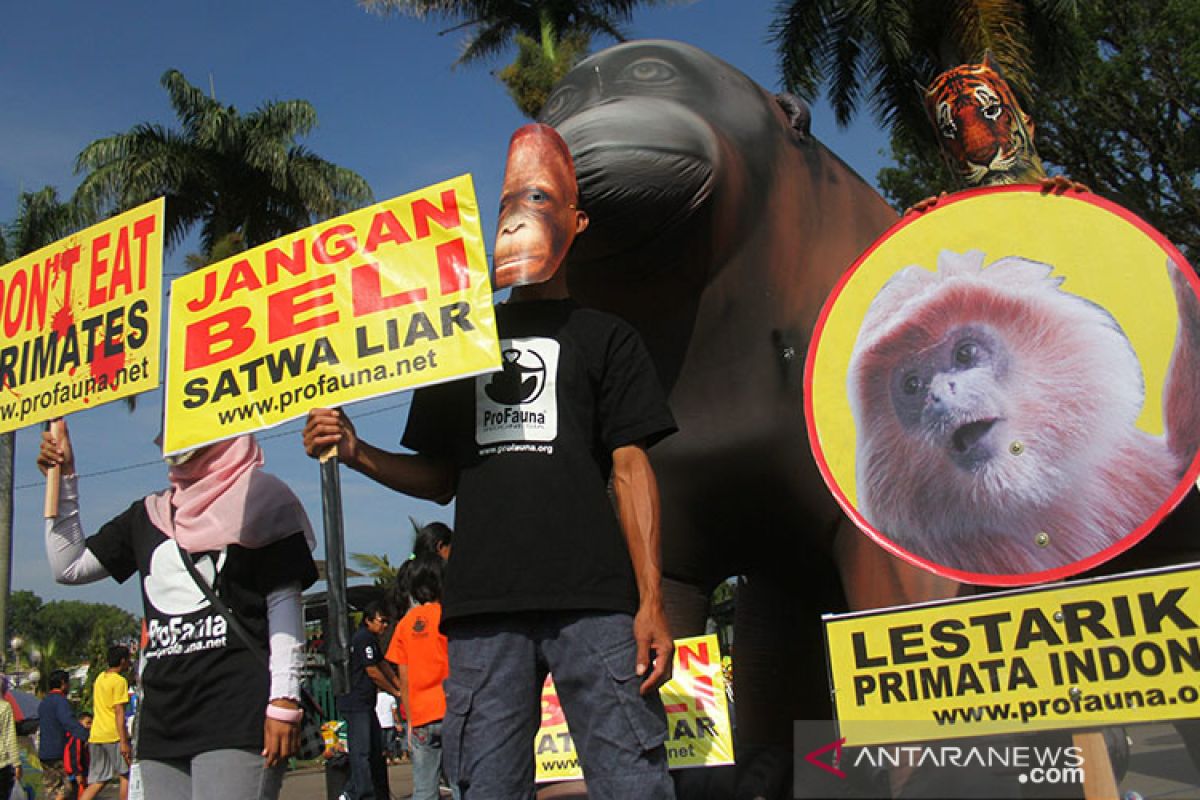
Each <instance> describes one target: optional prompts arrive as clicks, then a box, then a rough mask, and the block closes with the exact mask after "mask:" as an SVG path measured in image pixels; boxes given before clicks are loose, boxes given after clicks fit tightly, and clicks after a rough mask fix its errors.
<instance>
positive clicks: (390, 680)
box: [367, 659, 400, 697]
mask: <svg viewBox="0 0 1200 800" xmlns="http://www.w3.org/2000/svg"><path fill="white" fill-rule="evenodd" d="M367 676H368V677H370V679H371V680H372V681H373V682H374V683H375V685H376V686H377V687H379V690H380V691H383V692H387V693H388V694H390V695H394V696H396V697H399V696H400V684H399V683H398V682H397V680H396V674H395V673H394V672H392V668H391V666H390V665H389V664H388V663H387V662H386V661H383V660H382V659H381V660H380V661H378V662H376V663H374V664H368V665H367Z"/></svg>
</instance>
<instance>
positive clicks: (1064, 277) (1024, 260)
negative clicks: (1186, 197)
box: [805, 186, 1200, 585]
mask: <svg viewBox="0 0 1200 800" xmlns="http://www.w3.org/2000/svg"><path fill="white" fill-rule="evenodd" d="M1197 285H1198V282H1197V279H1196V276H1195V274H1194V273H1193V271H1192V269H1191V267H1190V266H1188V264H1187V263H1186V262H1185V261H1184V259H1183V258H1182V256H1181V255H1180V254H1179V252H1178V251H1177V250H1176V249H1175V248H1174V247H1172V246H1171V245H1170V244H1169V243H1168V242H1167V241H1166V240H1165V239H1164V238H1163V237H1162V236H1161V235H1160V234H1159V233H1158V232H1156V231H1154V230H1153V229H1152V228H1150V226H1149V225H1147V224H1146V223H1145V222H1143V221H1142V220H1140V219H1138V218H1137V217H1135V216H1134V215H1133V214H1131V213H1130V212H1128V211H1126V210H1125V209H1123V208H1121V207H1119V206H1116V205H1114V204H1112V203H1109V202H1107V201H1105V200H1102V199H1101V198H1099V197H1096V196H1094V195H1090V194H1070V195H1064V196H1046V195H1042V194H1039V192H1038V189H1037V187H1030V186H1008V187H1003V188H994V189H983V190H976V191H970V192H964V193H962V194H960V195H956V196H954V197H951V198H950V199H949V200H948V201H943V203H941V204H939V205H938V206H937V207H936V208H935V209H934V210H933V211H931V212H929V213H927V214H924V215H920V216H916V217H909V218H905V219H903V220H901V221H900V222H899V223H898V224H897V225H896V226H894V227H893V228H892V229H891V230H890V231H888V233H886V234H885V235H884V236H883V237H882V238H881V239H880V240H879V241H878V242H876V243H875V245H873V246H872V247H871V248H870V249H869V250H868V252H867V253H866V254H864V255H863V256H862V257H861V258H860V259H859V261H858V262H857V263H856V264H855V265H854V266H853V267H852V268H851V269H850V271H849V272H848V273H847V274H846V275H845V276H844V277H843V279H842V281H841V283H840V284H839V285H838V287H837V289H836V290H835V291H834V292H833V294H832V295H831V297H830V299H829V301H828V302H827V304H826V307H825V309H824V311H823V312H822V316H821V319H820V321H819V323H818V326H817V330H816V333H815V336H814V342H813V346H812V347H811V348H810V351H809V358H808V363H807V367H806V386H805V391H806V412H807V417H808V430H809V439H810V441H811V443H812V446H813V450H814V452H815V453H816V455H817V460H818V463H819V465H820V468H821V471H822V474H823V476H824V478H825V480H826V482H827V483H828V485H829V487H830V488H831V490H832V491H833V493H834V495H835V496H836V497H837V499H838V501H839V502H840V503H841V505H842V506H843V508H844V509H845V510H846V512H847V513H848V514H849V515H850V516H851V518H852V519H853V520H854V521H855V523H856V524H857V525H858V526H859V527H860V528H862V530H863V531H865V532H866V533H867V535H869V536H870V537H871V538H873V539H874V540H875V541H877V542H878V543H879V544H881V545H882V546H884V547H885V548H887V549H888V550H890V551H891V552H893V553H895V554H896V555H898V556H900V557H902V558H904V559H906V560H908V561H909V562H911V563H914V564H917V565H919V566H922V567H924V568H926V569H929V570H931V571H933V572H936V573H938V574H940V575H944V576H947V577H951V578H954V579H957V580H960V581H966V582H971V583H981V584H991V585H1019V584H1026V583H1035V582H1041V581H1047V580H1053V579H1057V578H1062V577H1065V576H1067V575H1071V574H1074V573H1077V572H1080V571H1082V570H1084V569H1087V568H1089V567H1093V566H1096V565H1097V564H1100V563H1102V562H1104V561H1106V560H1108V559H1109V558H1112V557H1113V556H1115V555H1117V554H1118V553H1120V552H1121V551H1123V550H1125V549H1126V548H1128V547H1130V546H1131V545H1133V544H1134V543H1135V542H1137V541H1138V540H1140V539H1141V538H1143V537H1144V536H1146V534H1148V533H1149V532H1150V531H1151V530H1153V528H1154V527H1155V525H1156V524H1157V523H1158V522H1159V521H1160V520H1161V519H1162V517H1163V516H1164V515H1165V514H1166V513H1167V512H1168V511H1170V510H1171V509H1172V508H1173V507H1174V506H1175V505H1176V504H1177V503H1178V502H1179V501H1180V500H1181V499H1182V497H1183V496H1184V494H1185V493H1186V492H1187V491H1188V490H1189V489H1190V487H1191V485H1192V484H1193V483H1194V482H1195V480H1196V476H1197V473H1198V472H1200V462H1198V461H1197V458H1196V455H1197V450H1198V449H1200V301H1198V299H1197V293H1196V287H1197Z"/></svg>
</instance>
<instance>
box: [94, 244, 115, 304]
mask: <svg viewBox="0 0 1200 800" xmlns="http://www.w3.org/2000/svg"><path fill="white" fill-rule="evenodd" d="M111 238H112V237H110V236H109V235H108V234H107V233H102V234H100V235H99V236H97V237H96V238H95V239H93V240H92V271H91V283H90V285H89V288H88V308H95V307H96V306H98V305H100V304H102V303H103V302H104V301H105V300H106V299H107V296H108V294H107V292H105V291H104V289H102V288H101V287H100V276H101V275H103V274H104V273H105V272H107V271H108V261H107V260H106V259H104V258H103V255H104V251H105V250H107V249H108V243H109V242H110V241H111Z"/></svg>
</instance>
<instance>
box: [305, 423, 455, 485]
mask: <svg viewBox="0 0 1200 800" xmlns="http://www.w3.org/2000/svg"><path fill="white" fill-rule="evenodd" d="M334 445H337V455H338V459H339V460H340V461H341V462H342V463H343V464H345V465H346V466H348V467H350V468H351V469H353V470H356V471H357V472H361V473H362V474H363V475H366V476H367V477H368V478H370V479H371V480H373V481H376V482H377V483H381V484H383V485H384V486H387V487H388V488H389V489H395V490H396V491H397V492H402V493H404V494H407V495H411V496H412V497H419V498H421V499H422V500H433V501H434V502H436V503H440V504H442V505H445V504H446V503H449V502H450V501H451V500H452V499H454V492H455V484H456V483H457V479H458V476H457V474H456V473H455V471H454V467H453V466H451V465H450V464H449V463H448V462H446V461H442V460H439V459H433V458H429V457H428V456H423V455H419V454H411V453H392V452H388V451H387V450H380V449H379V448H378V447H375V446H374V445H371V444H368V443H367V442H364V441H362V440H361V439H359V438H358V435H357V434H356V433H355V430H354V425H353V423H351V422H350V419H349V417H347V416H346V414H345V413H344V412H342V411H340V410H338V409H328V408H318V409H314V410H313V411H310V412H308V421H307V422H306V423H305V425H304V450H305V452H307V453H308V455H309V456H311V457H312V458H319V457H320V456H321V455H322V454H323V453H324V452H325V451H326V450H328V449H329V448H330V447H332V446H334Z"/></svg>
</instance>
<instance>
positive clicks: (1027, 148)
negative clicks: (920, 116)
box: [922, 52, 1046, 188]
mask: <svg viewBox="0 0 1200 800" xmlns="http://www.w3.org/2000/svg"><path fill="white" fill-rule="evenodd" d="M922 92H923V94H924V97H925V111H926V112H927V113H928V115H929V120H930V122H931V123H932V124H933V126H934V129H935V130H936V131H937V140H938V144H939V147H940V148H941V151H942V155H943V157H944V158H945V159H946V161H947V163H948V164H949V165H950V168H951V169H952V170H953V171H954V172H955V174H957V175H958V176H959V179H960V180H961V181H962V182H963V184H964V185H965V186H966V187H968V188H974V187H979V186H996V185H1000V184H1006V183H1037V182H1038V181H1040V180H1041V179H1043V178H1045V177H1046V171H1045V169H1044V168H1043V167H1042V162H1041V159H1039V158H1038V154H1037V149H1036V148H1035V147H1034V144H1033V120H1031V119H1030V118H1029V115H1028V114H1026V113H1025V112H1024V111H1023V110H1022V109H1021V106H1020V104H1019V103H1018V102H1017V98H1016V96H1015V95H1014V94H1013V92H1012V89H1011V88H1009V85H1008V82H1007V81H1005V80H1004V78H1003V77H1002V76H1001V74H1000V68H999V66H998V65H997V64H996V62H995V60H994V59H993V58H992V54H991V53H990V52H988V53H985V54H984V56H983V63H982V64H963V65H962V66H958V67H954V68H953V69H950V70H947V71H946V72H943V73H942V74H941V75H939V76H937V78H935V79H934V81H933V83H931V84H930V86H929V88H928V89H924V88H922Z"/></svg>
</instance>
